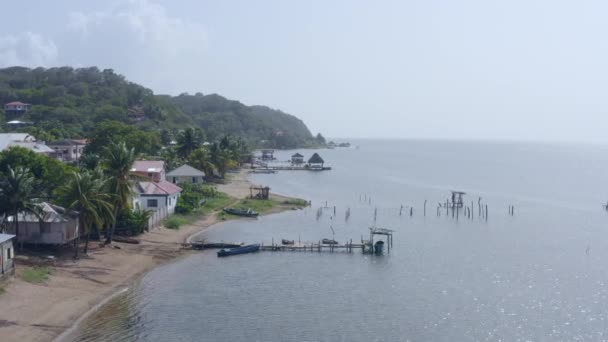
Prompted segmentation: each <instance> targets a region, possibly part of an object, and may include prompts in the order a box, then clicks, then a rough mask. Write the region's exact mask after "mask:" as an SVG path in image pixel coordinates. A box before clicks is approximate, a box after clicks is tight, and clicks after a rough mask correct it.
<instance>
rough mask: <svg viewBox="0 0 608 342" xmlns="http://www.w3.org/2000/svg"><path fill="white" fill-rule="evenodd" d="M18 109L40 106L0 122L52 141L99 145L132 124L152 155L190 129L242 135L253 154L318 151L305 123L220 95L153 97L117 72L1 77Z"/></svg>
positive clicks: (5, 96)
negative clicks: (264, 149) (20, 124)
mask: <svg viewBox="0 0 608 342" xmlns="http://www.w3.org/2000/svg"><path fill="white" fill-rule="evenodd" d="M12 101H21V102H25V103H29V104H32V105H33V106H32V109H31V110H30V111H29V112H28V113H27V114H26V115H25V116H20V117H18V118H16V117H9V115H6V114H8V113H3V112H0V120H2V119H3V120H2V122H3V123H4V122H5V121H8V119H11V120H12V119H18V120H21V121H29V122H32V123H33V125H32V126H29V127H27V128H21V130H25V131H27V132H29V133H32V134H34V135H35V136H36V137H37V138H38V139H39V140H45V141H49V140H54V139H62V138H78V137H83V138H88V137H89V136H91V135H93V136H95V137H96V138H98V139H99V138H100V137H101V136H102V135H100V134H99V133H100V132H106V133H108V132H111V129H112V128H113V127H114V126H117V125H119V124H123V125H125V124H126V125H129V126H132V127H136V128H138V130H142V131H144V133H148V134H149V135H148V136H145V135H143V136H142V137H141V138H142V145H143V144H144V143H145V144H151V145H152V147H151V148H155V147H157V146H158V145H159V144H160V143H161V142H162V143H163V144H164V145H167V144H168V143H169V142H170V141H171V140H172V139H173V138H174V137H176V136H177V134H178V132H179V131H180V130H182V129H185V128H188V127H198V128H199V129H200V130H201V136H204V137H205V138H206V139H209V140H217V139H220V138H221V137H222V136H224V135H237V136H240V137H242V138H243V139H244V140H245V141H247V143H249V144H251V145H253V146H271V147H280V148H288V147H297V146H305V145H314V144H316V143H317V140H315V139H314V137H313V136H312V134H311V133H310V131H309V130H308V128H307V127H306V125H304V123H303V122H302V121H301V120H299V119H297V118H296V117H294V116H292V115H289V114H286V113H283V112H281V111H278V110H274V109H270V108H268V107H263V106H246V105H244V104H242V103H240V102H238V101H232V100H228V99H226V98H224V97H221V96H219V95H203V94H200V93H197V94H195V95H188V94H182V95H179V96H176V97H172V96H168V95H154V93H153V92H152V90H150V89H147V88H145V87H143V86H141V85H138V84H135V83H132V82H129V81H127V80H126V79H125V78H124V77H123V76H121V75H119V74H116V73H115V72H114V71H113V70H111V69H106V70H102V71H101V70H99V69H98V68H96V67H91V68H80V69H74V68H71V67H60V68H50V69H44V68H36V69H29V68H24V67H11V68H5V69H0V103H1V104H5V103H8V102H12ZM102 124H103V125H104V127H103V128H101V129H100V128H99V126H100V125H102ZM5 129H6V127H5ZM121 135H122V134H121ZM137 138H138V137H135V139H137ZM106 139H109V137H106ZM136 149H138V148H137V147H136ZM142 149H143V148H139V149H138V150H142ZM138 152H140V151H138ZM145 152H151V151H145Z"/></svg>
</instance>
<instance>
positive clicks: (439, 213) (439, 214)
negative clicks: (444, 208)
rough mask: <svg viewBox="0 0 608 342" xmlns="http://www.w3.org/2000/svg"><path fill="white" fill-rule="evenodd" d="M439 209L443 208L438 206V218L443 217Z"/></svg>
mask: <svg viewBox="0 0 608 342" xmlns="http://www.w3.org/2000/svg"><path fill="white" fill-rule="evenodd" d="M439 209H441V207H440V206H439V205H438V206H437V217H439V216H441V212H440V211H439Z"/></svg>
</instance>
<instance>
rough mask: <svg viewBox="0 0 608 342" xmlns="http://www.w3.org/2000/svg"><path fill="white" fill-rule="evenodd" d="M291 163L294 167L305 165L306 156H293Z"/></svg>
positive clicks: (297, 154)
mask: <svg viewBox="0 0 608 342" xmlns="http://www.w3.org/2000/svg"><path fill="white" fill-rule="evenodd" d="M291 163H292V164H294V165H300V164H304V156H303V155H301V154H299V153H296V154H294V155H293V156H291Z"/></svg>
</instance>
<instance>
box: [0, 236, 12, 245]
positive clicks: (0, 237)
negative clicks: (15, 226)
mask: <svg viewBox="0 0 608 342" xmlns="http://www.w3.org/2000/svg"><path fill="white" fill-rule="evenodd" d="M14 237H15V235H13V234H0V243H5V242H6V241H8V240H10V239H12V238H14Z"/></svg>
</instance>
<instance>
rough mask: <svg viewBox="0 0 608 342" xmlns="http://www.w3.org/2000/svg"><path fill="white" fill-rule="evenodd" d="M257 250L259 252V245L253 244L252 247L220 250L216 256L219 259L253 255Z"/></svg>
mask: <svg viewBox="0 0 608 342" xmlns="http://www.w3.org/2000/svg"><path fill="white" fill-rule="evenodd" d="M259 250H260V245H259V244H253V245H246V246H242V247H236V248H225V249H221V250H220V251H218V252H217V256H218V258H220V257H226V256H231V255H238V254H247V253H253V252H257V251H259Z"/></svg>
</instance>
